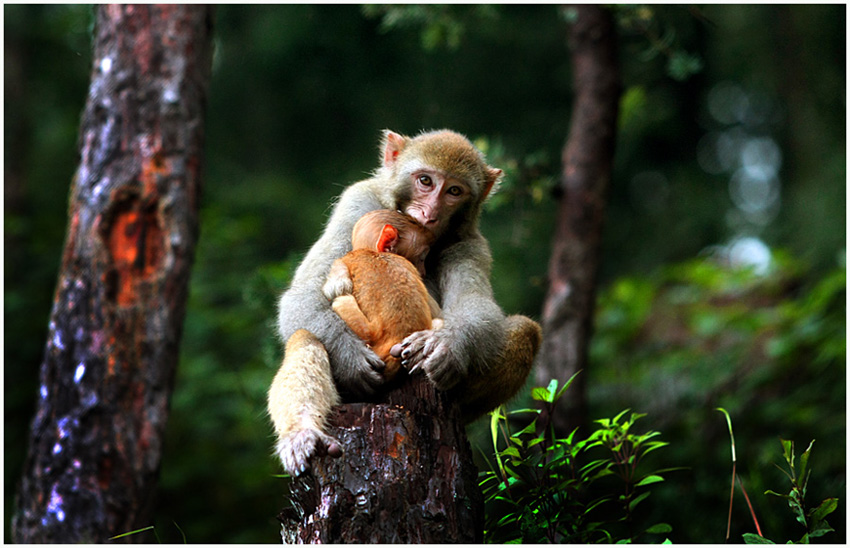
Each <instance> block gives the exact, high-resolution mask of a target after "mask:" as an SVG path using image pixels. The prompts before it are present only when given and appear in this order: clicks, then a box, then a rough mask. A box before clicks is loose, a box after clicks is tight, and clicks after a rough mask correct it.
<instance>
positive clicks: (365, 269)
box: [268, 209, 442, 475]
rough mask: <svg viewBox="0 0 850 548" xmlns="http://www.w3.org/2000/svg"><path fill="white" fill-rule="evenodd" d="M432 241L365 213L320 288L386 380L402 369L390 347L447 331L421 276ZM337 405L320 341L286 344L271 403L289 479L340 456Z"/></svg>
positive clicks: (380, 213) (296, 337)
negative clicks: (315, 462) (333, 429)
mask: <svg viewBox="0 0 850 548" xmlns="http://www.w3.org/2000/svg"><path fill="white" fill-rule="evenodd" d="M433 239H434V236H433V234H432V233H431V232H430V231H429V230H427V229H425V228H423V227H422V226H421V225H420V224H419V223H417V222H416V221H415V220H413V219H412V218H411V217H409V216H407V215H405V214H403V213H401V212H398V211H392V210H387V209H380V210H376V211H372V212H370V213H367V214H366V215H364V216H363V217H362V218H360V220H358V221H357V223H356V224H355V225H354V229H353V230H352V233H351V245H352V251H350V252H349V253H347V254H346V255H343V256H342V257H341V258H339V259H337V260H336V261H335V262H334V263H333V266H332V267H331V270H330V273H329V274H328V278H327V281H326V282H325V284H324V286H323V287H322V292H323V293H324V295H325V297H327V299H328V300H329V301H331V303H332V304H331V306H332V307H333V309H334V311H336V313H337V314H338V315H339V316H340V317H341V318H342V319H343V320H344V321H345V323H346V324H347V325H348V326H349V327H350V328H351V330H352V331H353V332H354V333H355V334H356V335H357V336H358V337H360V338H361V339H362V340H364V341H365V342H366V343H367V344H368V345H369V346H370V347H371V348H372V350H373V351H374V352H375V353H376V354H377V355H378V356H379V357H380V358H381V359H382V360H383V361H384V363H385V366H384V370H383V371H382V375H383V377H384V379H385V382H389V381H390V380H392V379H393V378H394V377H395V376H396V375H397V374H398V371H399V369H400V358H398V357H396V356H393V355H391V354H390V351H391V349H392V348H393V346H395V345H397V344H398V343H401V341H403V340H404V338H405V337H407V336H408V335H410V334H411V333H415V332H417V331H422V330H427V329H439V328H440V327H441V326H442V320H440V319H436V318H437V316H440V315H441V311H440V307H439V305H438V304H437V302H436V301H435V300H434V299H433V298H432V297H431V296H430V295H429V294H428V290H427V289H426V288H425V284H424V283H423V282H422V278H421V275H422V274H423V273H424V262H425V256H426V255H427V254H428V250H429V247H430V245H431V243H432V242H433ZM396 354H398V352H396ZM340 402H341V398H340V395H339V392H338V391H337V389H336V386H335V383H334V381H333V378H332V374H331V368H330V363H329V362H328V356H327V352H325V351H324V347H323V346H322V343H321V342H320V341H319V340H318V339H317V338H316V337H315V336H313V335H312V334H311V333H310V332H309V331H307V330H305V329H299V330H298V331H296V332H295V333H294V334H293V335H292V336H291V337H290V338H289V340H288V341H287V343H286V354H285V358H284V360H283V364H282V365H281V367H280V370H279V371H278V372H277V375H276V376H275V380H274V382H273V383H272V387H271V390H270V391H269V400H268V405H269V413H270V415H271V418H272V422H273V423H274V427H275V432H276V434H277V439H278V443H277V446H276V448H275V452H276V453H277V455H278V457H279V458H280V460H281V463H282V464H283V468H284V469H285V470H286V472H287V473H289V474H291V475H298V474H300V473H302V472H304V471H305V470H307V469H308V468H309V466H310V462H309V460H310V459H311V458H312V457H313V456H315V455H322V454H329V455H331V456H332V457H339V456H340V455H342V447H340V444H339V442H338V441H337V440H335V439H334V438H333V437H331V436H329V435H327V434H326V433H325V431H324V425H325V421H326V419H327V417H328V415H329V414H330V412H331V409H332V408H333V406H334V405H336V404H338V403H340Z"/></svg>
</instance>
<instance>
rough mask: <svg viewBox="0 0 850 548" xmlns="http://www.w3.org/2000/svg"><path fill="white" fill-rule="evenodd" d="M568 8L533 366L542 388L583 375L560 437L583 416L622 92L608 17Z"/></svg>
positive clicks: (561, 417)
mask: <svg viewBox="0 0 850 548" xmlns="http://www.w3.org/2000/svg"><path fill="white" fill-rule="evenodd" d="M567 9H568V10H573V12H572V13H573V14H574V15H575V17H574V19H573V20H572V23H571V24H570V26H569V46H570V51H571V58H572V64H573V85H574V88H575V103H574V105H573V114H572V120H571V126H570V134H569V138H568V140H567V144H566V147H565V148H564V152H563V173H562V177H561V184H560V186H559V191H558V196H559V200H560V205H559V209H558V217H557V221H556V229H555V236H554V242H553V246H552V257H551V260H550V262H549V290H548V293H547V295H546V300H545V303H544V307H543V333H544V336H543V346H542V349H541V352H540V358H539V362H538V367H537V381H538V384H541V385H542V386H546V385H547V384H548V382H549V380H551V379H553V378H555V379H559V380H560V381H561V382H564V381H566V380H567V379H568V378H569V377H571V376H572V375H573V374H574V373H576V372H577V371H582V374H580V375H579V376H578V378H577V379H576V381H575V383H574V384H573V387H572V388H570V390H569V391H568V392H567V394H566V396H565V399H563V400H562V402H561V406H560V409H559V410H558V413H556V414H555V416H554V417H553V424H554V426H555V428H556V432H558V434H559V435H564V436H566V435H567V434H568V433H569V432H570V431H571V430H572V429H573V428H575V427H577V426H581V425H582V424H584V422H585V421H586V415H587V401H586V396H585V386H586V379H587V372H586V370H587V354H588V346H589V342H590V336H591V333H592V329H593V313H594V306H595V299H596V277H597V271H598V266H599V257H600V241H601V236H602V225H603V219H604V213H605V204H606V200H607V193H608V186H609V182H610V179H611V171H612V165H613V157H614V142H615V135H616V127H617V112H618V106H619V100H620V92H621V85H620V73H619V64H618V61H617V44H616V34H615V29H614V22H613V19H612V17H611V13H610V12H609V11H608V10H607V9H606V8H604V7H600V6H596V5H580V6H572V7H569V8H567Z"/></svg>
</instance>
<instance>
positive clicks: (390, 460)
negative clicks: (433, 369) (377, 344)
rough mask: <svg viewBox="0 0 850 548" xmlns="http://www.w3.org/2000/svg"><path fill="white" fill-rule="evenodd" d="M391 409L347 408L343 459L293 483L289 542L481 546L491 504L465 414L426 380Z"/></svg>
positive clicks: (336, 419)
mask: <svg viewBox="0 0 850 548" xmlns="http://www.w3.org/2000/svg"><path fill="white" fill-rule="evenodd" d="M386 398H387V399H386V401H385V402H380V403H351V404H346V405H341V406H339V407H338V408H337V409H336V410H335V412H334V414H333V417H332V419H331V428H330V430H329V431H330V434H331V435H333V436H335V437H336V438H337V439H338V440H340V441H341V442H342V444H343V447H344V448H345V454H344V455H343V456H342V457H340V458H338V459H333V458H330V457H323V458H321V459H317V460H316V461H315V462H314V465H313V471H312V473H309V474H307V475H305V476H302V477H300V478H297V479H294V480H293V481H292V484H291V487H290V489H291V497H290V498H291V501H292V505H293V506H292V508H289V509H287V510H285V511H284V512H283V513H282V514H281V516H280V518H281V522H282V523H283V526H282V531H281V537H282V539H283V541H284V542H285V543H323V544H324V543H334V544H339V543H354V542H357V543H381V544H390V543H393V544H395V543H428V544H438V543H480V542H482V540H483V525H484V499H483V497H482V495H481V491H480V489H479V488H478V477H477V476H478V472H477V469H476V468H475V465H474V463H473V462H472V450H471V448H470V446H469V442H468V440H467V438H466V432H465V430H464V425H463V422H462V421H461V419H460V411H459V409H458V406H457V405H456V404H455V403H453V402H452V401H451V399H450V398H449V397H448V396H447V395H446V394H445V393H442V392H438V391H437V390H435V389H434V387H433V386H432V385H431V384H430V383H429V382H428V381H427V380H426V379H425V378H424V376H423V375H418V376H414V378H412V379H409V381H408V382H406V383H405V384H404V385H402V386H401V387H400V388H398V389H396V390H394V391H392V392H390V393H389V394H388V395H387V397H386Z"/></svg>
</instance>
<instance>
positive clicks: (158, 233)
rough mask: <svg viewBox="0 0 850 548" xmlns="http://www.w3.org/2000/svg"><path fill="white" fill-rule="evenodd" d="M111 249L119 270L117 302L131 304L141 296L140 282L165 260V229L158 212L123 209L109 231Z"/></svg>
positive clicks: (114, 262)
mask: <svg viewBox="0 0 850 548" xmlns="http://www.w3.org/2000/svg"><path fill="white" fill-rule="evenodd" d="M109 251H110V252H111V254H112V262H113V267H114V268H115V270H116V273H117V275H118V276H117V284H118V287H117V288H116V302H117V303H118V305H119V306H130V305H132V304H133V303H134V302H136V299H137V298H138V295H137V291H138V282H139V281H140V280H145V279H148V278H150V277H151V276H153V275H154V274H155V273H156V271H157V269H158V268H159V265H160V263H161V262H162V254H163V246H162V229H161V228H160V227H159V222H158V220H157V215H156V212H155V211H146V212H140V211H136V210H133V209H131V210H128V211H122V212H120V213H118V214H117V215H116V217H115V219H114V221H113V224H112V229H111V231H110V233H109Z"/></svg>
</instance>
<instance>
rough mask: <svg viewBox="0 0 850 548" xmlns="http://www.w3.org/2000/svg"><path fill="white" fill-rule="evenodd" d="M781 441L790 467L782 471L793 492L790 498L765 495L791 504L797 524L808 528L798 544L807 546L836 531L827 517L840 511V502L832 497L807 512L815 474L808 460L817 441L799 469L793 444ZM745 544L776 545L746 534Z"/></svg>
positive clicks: (808, 450)
mask: <svg viewBox="0 0 850 548" xmlns="http://www.w3.org/2000/svg"><path fill="white" fill-rule="evenodd" d="M779 441H780V443H781V444H782V454H783V457H784V458H785V462H786V463H787V464H788V470H789V471H787V472H786V471H785V470H782V468H780V470H782V472H783V473H784V474H785V475H786V476H787V477H788V480H789V481H790V482H791V491H790V492H789V493H788V494H787V495H783V494H781V493H776V492H775V491H770V490H768V491H766V492H765V494H766V495H773V496H775V497H779V498H782V499H785V500H786V501H787V502H788V507H789V508H791V511H792V512H793V513H794V516H795V517H796V518H797V521H798V522H800V524H801V525H802V526H803V527H805V528H806V532H805V533H804V534H803V536H802V537H801V538H800V540H798V541H797V542H796V543H795V544H808V543H809V541H810V540H811V539H813V538H817V537H821V536H823V535H825V534H827V533H831V532H832V531H834V529H833V528H832V527H830V526H829V523H827V522H826V516H828V515H829V514H831V513H832V512H833V511H835V509H836V508H837V507H838V499H837V498H833V497H830V498H827V499H825V500H824V501H823V502H821V503H820V504H819V505H818V507H817V508H807V506H806V503H805V498H806V487H807V486H808V483H809V477H810V476H811V474H812V471H811V469H809V457H810V456H811V452H812V446H813V445H814V443H815V441H814V440H812V441H811V443H809V446H808V447H807V448H806V450H805V451H803V454H802V455H800V466H799V469H798V468H797V467H796V466H795V465H794V442H793V441H788V440H783V439H780V440H779ZM777 467H778V466H777ZM744 542H746V543H747V544H774V543H773V541H771V540H768V539H767V538H765V537H763V536H761V535H756V534H753V533H745V534H744Z"/></svg>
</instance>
